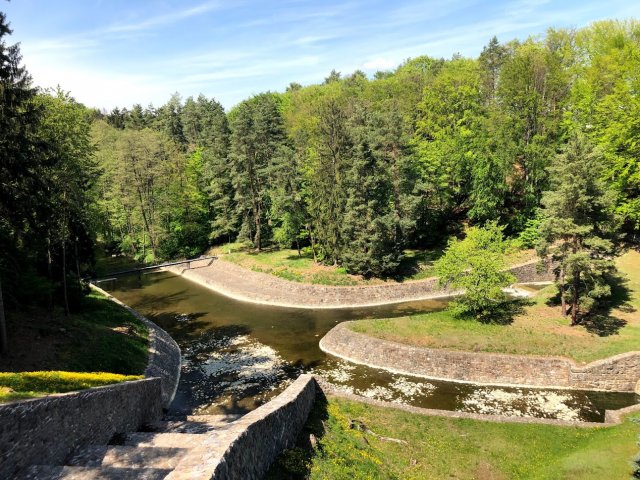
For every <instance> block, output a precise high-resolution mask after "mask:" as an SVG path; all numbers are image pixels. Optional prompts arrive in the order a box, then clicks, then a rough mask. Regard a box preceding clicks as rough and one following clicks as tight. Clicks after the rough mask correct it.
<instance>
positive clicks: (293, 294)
mask: <svg viewBox="0 0 640 480" xmlns="http://www.w3.org/2000/svg"><path fill="white" fill-rule="evenodd" d="M209 263H210V262H209V261H208V260H207V261H199V262H198V261H195V262H192V264H191V267H192V268H190V269H189V268H183V267H180V266H176V267H166V268H165V270H166V271H169V272H172V273H174V274H176V275H181V276H183V277H184V278H186V279H188V280H191V281H193V282H195V283H198V284H199V285H202V286H204V287H207V288H210V289H212V290H214V291H216V292H218V293H221V294H223V295H225V296H228V297H230V298H233V299H235V300H240V301H245V302H252V303H258V304H263V305H274V306H280V307H289V308H313V309H317V308H357V307H373V306H380V305H389V304H394V303H404V302H412V301H422V300H431V299H439V298H446V297H449V296H451V295H455V294H457V293H459V292H458V291H452V290H447V289H444V288H442V287H440V286H439V285H438V279H437V278H435V277H431V278H427V279H424V280H415V281H407V282H387V283H384V284H380V285H361V286H327V285H314V284H307V283H300V282H294V281H289V280H284V279H282V278H279V277H276V276H273V275H271V274H268V273H263V272H255V271H252V270H248V269H246V268H243V267H240V266H238V265H236V264H233V263H230V262H227V261H225V260H222V259H218V260H216V261H214V262H213V263H212V264H211V265H209ZM537 265H538V262H537V261H536V260H534V261H529V262H526V263H523V264H520V265H515V266H513V267H511V268H510V270H511V272H512V273H514V275H515V276H516V277H517V278H518V281H519V282H536V281H544V280H549V279H550V278H551V276H550V275H551V274H550V273H549V272H548V271H546V270H543V271H542V272H539V271H538V268H537Z"/></svg>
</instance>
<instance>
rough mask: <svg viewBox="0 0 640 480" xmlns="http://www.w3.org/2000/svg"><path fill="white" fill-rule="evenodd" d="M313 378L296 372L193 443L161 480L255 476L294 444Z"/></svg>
mask: <svg viewBox="0 0 640 480" xmlns="http://www.w3.org/2000/svg"><path fill="white" fill-rule="evenodd" d="M316 388H317V383H316V381H315V379H314V377H313V376H311V375H301V376H300V377H298V379H297V380H296V381H295V382H293V384H291V385H290V386H289V387H288V388H287V389H286V390H285V391H284V392H282V393H281V394H280V395H278V396H277V397H276V398H274V399H273V400H271V401H270V402H268V403H266V404H264V405H262V406H261V407H259V408H257V409H256V410H253V411H252V412H250V413H248V414H247V415H245V416H244V417H242V418H241V419H240V420H237V421H236V422H234V423H233V427H232V428H231V429H229V430H226V431H225V430H222V431H218V432H216V433H215V434H214V435H213V436H212V438H211V442H209V444H208V445H206V446H202V447H198V448H195V449H193V450H192V451H191V452H190V453H189V454H188V455H187V456H186V457H185V458H184V459H183V460H182V461H181V462H180V463H179V464H178V465H177V466H176V468H175V469H174V471H173V472H172V473H171V474H169V476H168V477H167V480H177V479H187V478H188V479H192V480H198V479H201V480H204V479H206V480H209V479H212V478H215V479H216V480H235V479H240V478H241V479H243V480H259V479H261V478H263V477H264V475H265V474H266V472H267V471H268V469H269V467H270V466H271V464H272V463H273V461H274V460H275V458H276V457H277V456H278V455H279V454H280V453H281V452H282V451H283V450H285V449H287V448H291V447H292V446H294V444H295V442H296V440H297V437H298V434H299V433H300V431H301V430H302V428H303V427H304V424H305V423H306V421H307V418H308V416H309V412H310V411H311V408H312V407H313V404H314V402H315V399H316Z"/></svg>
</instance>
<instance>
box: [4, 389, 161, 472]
mask: <svg viewBox="0 0 640 480" xmlns="http://www.w3.org/2000/svg"><path fill="white" fill-rule="evenodd" d="M161 416H162V400H161V381H160V379H158V378H149V379H144V380H137V381H134V382H125V383H119V384H115V385H108V386H105V387H97V388H91V389H88V390H82V391H80V392H72V393H65V394H58V395H50V396H48V397H43V398H37V399H33V400H25V401H21V402H14V403H8V404H4V405H0V478H7V479H8V478H13V476H14V474H15V472H16V471H17V470H19V469H21V468H24V467H26V466H28V465H56V464H61V463H62V462H63V461H64V460H65V458H66V457H67V455H69V453H70V452H72V451H73V450H74V449H76V448H78V447H80V446H84V445H91V444H106V443H107V442H108V441H109V439H111V437H113V435H114V434H115V433H120V432H127V431H132V430H137V429H139V428H140V427H141V426H142V425H144V424H146V423H150V422H152V421H155V420H157V419H159V418H160V417H161Z"/></svg>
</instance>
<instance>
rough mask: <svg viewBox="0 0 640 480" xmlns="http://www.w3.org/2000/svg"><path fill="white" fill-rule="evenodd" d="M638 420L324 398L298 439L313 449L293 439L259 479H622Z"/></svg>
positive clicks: (630, 466)
mask: <svg viewBox="0 0 640 480" xmlns="http://www.w3.org/2000/svg"><path fill="white" fill-rule="evenodd" d="M638 420H640V415H638V414H634V415H631V416H628V417H627V419H626V420H625V422H624V423H623V424H621V425H616V426H611V427H603V428H578V427H560V426H554V425H536V424H516V423H498V422H482V421H476V420H467V419H454V418H445V417H431V416H425V415H418V414H412V413H408V412H404V411H401V410H396V409H393V408H380V407H374V406H370V405H366V404H363V403H358V402H352V401H347V400H342V399H337V398H331V397H330V398H329V400H328V404H324V403H323V402H322V401H320V402H316V406H315V407H314V410H313V412H312V414H311V415H310V417H309V420H308V422H307V425H306V426H305V429H304V431H303V434H302V436H301V440H303V439H304V437H305V436H308V435H309V434H313V435H314V436H315V437H316V438H317V439H318V440H317V443H316V445H315V446H313V445H309V444H308V443H307V442H304V441H299V442H298V446H296V447H295V448H293V449H291V450H288V451H286V452H285V453H284V454H283V455H281V456H280V457H279V458H278V459H277V460H276V462H275V464H274V466H273V467H272V469H271V471H270V473H269V475H268V476H267V478H268V479H276V478H277V479H278V480H289V479H299V478H309V479H312V480H320V479H322V480H329V479H331V480H343V479H344V480H346V479H348V480H358V479H416V480H417V479H426V478H428V479H434V480H438V479H449V478H458V479H469V480H471V479H480V478H486V479H489V478H495V479H511V478H523V479H524V478H536V479H558V480H559V479H575V480H578V479H580V480H595V479H598V480H599V479H603V478H611V479H618V478H620V479H624V478H630V477H631V475H632V471H633V468H634V465H633V458H634V455H635V454H636V453H637V446H636V441H637V439H638V433H640V424H638V423H637V422H638ZM352 421H353V422H352ZM354 423H355V424H357V425H366V428H367V429H368V430H370V431H371V432H373V434H371V433H367V432H366V431H362V429H357V428H356V429H354V428H352V427H353V425H354ZM380 436H383V437H387V438H393V439H396V440H399V441H401V442H403V443H398V442H395V441H389V440H385V439H381V438H380ZM305 443H307V444H306V445H305Z"/></svg>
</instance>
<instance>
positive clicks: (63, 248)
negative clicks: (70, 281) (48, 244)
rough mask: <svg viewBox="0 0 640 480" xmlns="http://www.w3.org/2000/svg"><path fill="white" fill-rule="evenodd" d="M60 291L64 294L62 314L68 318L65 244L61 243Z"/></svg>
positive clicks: (64, 242)
mask: <svg viewBox="0 0 640 480" xmlns="http://www.w3.org/2000/svg"><path fill="white" fill-rule="evenodd" d="M62 290H63V294H64V314H65V315H66V316H67V317H68V316H69V297H68V296H67V242H66V241H64V240H63V241H62Z"/></svg>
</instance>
